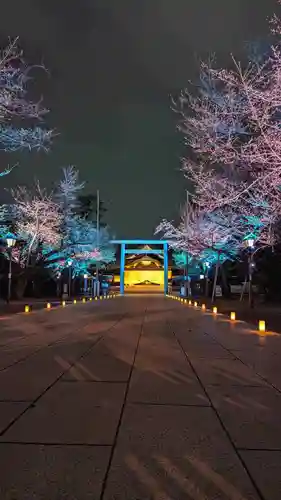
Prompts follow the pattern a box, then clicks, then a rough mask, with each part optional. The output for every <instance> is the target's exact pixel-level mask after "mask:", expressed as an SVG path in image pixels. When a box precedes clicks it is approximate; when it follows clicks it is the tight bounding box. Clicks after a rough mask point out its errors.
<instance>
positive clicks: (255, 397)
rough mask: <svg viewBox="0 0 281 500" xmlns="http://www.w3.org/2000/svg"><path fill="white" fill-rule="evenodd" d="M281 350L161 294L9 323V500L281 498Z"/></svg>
mask: <svg viewBox="0 0 281 500" xmlns="http://www.w3.org/2000/svg"><path fill="white" fill-rule="evenodd" d="M280 356H281V336H280V335H273V334H268V335H263V336H259V335H257V332H255V331H254V330H251V329H250V328H247V325H245V324H243V323H237V324H235V325H233V324H230V323H229V321H228V320H227V319H226V318H224V317H222V316H218V317H217V318H214V317H213V316H212V315H210V314H203V313H202V312H201V311H199V310H195V309H190V308H188V307H187V306H185V305H182V304H180V303H179V302H177V301H172V300H170V299H165V298H163V297H157V296H151V297H148V296H142V297H141V296H137V295H136V296H130V297H127V298H126V297H125V298H121V297H120V298H116V299H113V300H106V301H102V302H99V303H97V302H92V303H88V304H79V305H76V306H75V305H71V306H68V307H66V308H65V309H63V308H58V309H54V310H51V311H38V312H35V313H33V314H31V315H17V316H14V317H10V318H0V470H1V474H0V498H1V500H34V499H36V500H37V499H40V500H62V499H63V500H88V499H89V500H90V499H91V500H119V499H120V500H151V499H153V500H191V499H192V500H226V499H227V500H257V499H263V500H280V495H281V493H280V492H281V426H280V411H281V362H280Z"/></svg>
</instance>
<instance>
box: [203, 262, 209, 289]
mask: <svg viewBox="0 0 281 500" xmlns="http://www.w3.org/2000/svg"><path fill="white" fill-rule="evenodd" d="M209 269H210V263H209V262H205V263H204V270H205V297H209Z"/></svg>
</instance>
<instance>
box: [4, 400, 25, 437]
mask: <svg viewBox="0 0 281 500" xmlns="http://www.w3.org/2000/svg"><path fill="white" fill-rule="evenodd" d="M28 406H29V403H27V402H26V403H24V402H22V403H19V402H18V403H15V402H11V403H10V402H5V403H3V402H1V401H0V434H1V433H2V432H3V431H4V430H5V429H6V428H7V427H8V425H10V424H11V423H12V422H13V421H14V420H15V419H16V418H18V417H19V416H20V415H21V414H22V413H23V412H24V411H25V410H26V408H27V407H28Z"/></svg>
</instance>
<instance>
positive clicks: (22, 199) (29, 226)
mask: <svg viewBox="0 0 281 500" xmlns="http://www.w3.org/2000/svg"><path fill="white" fill-rule="evenodd" d="M12 195H13V198H14V201H15V210H16V225H15V231H16V235H17V238H18V239H19V240H20V241H22V243H23V245H22V247H21V250H19V247H18V248H15V249H14V257H15V260H18V262H19V263H20V265H21V266H22V267H27V266H29V265H30V263H31V258H32V257H34V259H35V261H36V259H37V258H38V257H39V258H40V257H41V254H40V251H41V250H42V248H43V247H44V246H45V247H53V246H57V245H58V244H59V242H60V238H61V235H60V227H61V221H62V216H61V212H60V206H59V205H58V204H57V203H56V202H54V200H53V198H52V196H51V195H49V194H48V193H47V192H46V191H45V190H44V189H41V187H40V185H39V183H37V184H36V189H35V191H34V192H30V191H28V190H27V189H26V188H25V187H18V188H17V189H15V190H13V191H12Z"/></svg>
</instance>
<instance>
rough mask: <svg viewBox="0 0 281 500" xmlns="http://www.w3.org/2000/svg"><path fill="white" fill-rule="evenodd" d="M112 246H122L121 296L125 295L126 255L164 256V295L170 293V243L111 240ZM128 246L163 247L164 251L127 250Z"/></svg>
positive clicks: (161, 241)
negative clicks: (149, 254)
mask: <svg viewBox="0 0 281 500" xmlns="http://www.w3.org/2000/svg"><path fill="white" fill-rule="evenodd" d="M110 243H112V245H121V255H120V294H121V295H124V289H125V286H124V273H125V256H126V254H143V253H146V254H148V253H151V254H159V255H161V254H162V255H164V293H165V294H167V293H168V243H167V241H165V240H111V242H110ZM126 245H161V246H162V247H163V248H162V249H157V248H154V249H151V250H143V249H142V248H136V249H133V248H126Z"/></svg>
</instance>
